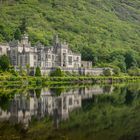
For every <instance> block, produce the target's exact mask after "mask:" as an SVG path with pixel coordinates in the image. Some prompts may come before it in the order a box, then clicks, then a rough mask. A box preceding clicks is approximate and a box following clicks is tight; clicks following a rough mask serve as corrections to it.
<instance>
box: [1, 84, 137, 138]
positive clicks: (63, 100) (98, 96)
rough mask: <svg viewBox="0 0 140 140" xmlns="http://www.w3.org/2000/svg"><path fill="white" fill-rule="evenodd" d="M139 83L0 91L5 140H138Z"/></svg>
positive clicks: (57, 86) (2, 128) (8, 88)
mask: <svg viewBox="0 0 140 140" xmlns="http://www.w3.org/2000/svg"><path fill="white" fill-rule="evenodd" d="M139 132H140V83H127V84H114V85H109V84H106V85H60V86H59V85H55V86H51V87H43V88H40V87H34V88H31V87H30V88H27V87H21V88H13V87H11V88H10V87H0V140H18V139H24V140H139V139H140V133H139Z"/></svg>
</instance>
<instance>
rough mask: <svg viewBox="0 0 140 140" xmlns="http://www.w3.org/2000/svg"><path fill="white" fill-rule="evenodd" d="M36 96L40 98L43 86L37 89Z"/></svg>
mask: <svg viewBox="0 0 140 140" xmlns="http://www.w3.org/2000/svg"><path fill="white" fill-rule="evenodd" d="M35 93H36V97H37V98H39V97H40V95H41V88H37V89H35Z"/></svg>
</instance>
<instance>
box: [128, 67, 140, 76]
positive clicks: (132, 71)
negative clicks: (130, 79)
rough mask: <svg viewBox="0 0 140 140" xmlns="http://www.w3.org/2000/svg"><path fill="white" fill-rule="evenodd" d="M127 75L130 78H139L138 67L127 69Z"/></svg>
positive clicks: (139, 71)
mask: <svg viewBox="0 0 140 140" xmlns="http://www.w3.org/2000/svg"><path fill="white" fill-rule="evenodd" d="M128 74H129V75H130V76H140V69H139V68H138V67H131V68H130V69H128Z"/></svg>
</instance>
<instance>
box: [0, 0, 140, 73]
mask: <svg viewBox="0 0 140 140" xmlns="http://www.w3.org/2000/svg"><path fill="white" fill-rule="evenodd" d="M23 23H24V25H25V26H26V27H24V26H21V25H23ZM23 29H26V32H28V34H29V37H30V40H31V42H32V44H33V45H34V44H35V43H36V42H37V41H40V42H42V43H43V44H45V45H46V46H49V45H51V43H52V37H53V35H54V34H58V35H59V36H60V38H61V39H62V41H63V40H66V41H67V42H68V43H69V44H70V48H71V49H72V50H73V51H76V52H80V53H81V54H82V57H83V59H85V60H91V61H93V64H94V66H102V67H103V66H111V67H115V68H117V69H120V70H121V71H122V72H126V71H127V69H130V72H132V73H133V70H135V72H136V73H139V74H140V70H139V69H138V68H139V67H140V1H139V0H133V1H132V0H0V42H9V41H10V40H12V39H14V38H15V39H20V35H21V34H22V33H23ZM132 69H133V70H132Z"/></svg>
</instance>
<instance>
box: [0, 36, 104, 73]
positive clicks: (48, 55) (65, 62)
mask: <svg viewBox="0 0 140 140" xmlns="http://www.w3.org/2000/svg"><path fill="white" fill-rule="evenodd" d="M3 54H6V55H8V56H9V58H10V61H11V64H12V65H13V66H14V68H15V70H19V68H20V67H22V68H23V69H26V67H27V65H28V66H29V67H30V69H31V71H32V73H34V71H35V68H36V67H40V69H41V73H42V74H43V75H46V74H50V73H51V72H52V71H54V70H55V69H56V68H57V67H60V68H61V69H62V70H63V71H68V72H75V73H78V74H84V75H85V74H91V75H101V74H102V73H103V70H104V69H102V68H92V62H91V61H82V58H81V54H78V53H74V52H72V51H71V50H70V48H69V45H68V43H67V42H63V43H62V42H61V41H60V40H59V37H58V35H55V36H54V38H53V42H52V46H44V45H42V44H41V43H36V45H35V46H31V42H30V41H29V38H28V35H27V34H24V35H23V36H22V39H21V41H18V40H13V41H11V42H9V43H8V44H0V55H3Z"/></svg>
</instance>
